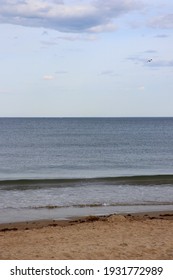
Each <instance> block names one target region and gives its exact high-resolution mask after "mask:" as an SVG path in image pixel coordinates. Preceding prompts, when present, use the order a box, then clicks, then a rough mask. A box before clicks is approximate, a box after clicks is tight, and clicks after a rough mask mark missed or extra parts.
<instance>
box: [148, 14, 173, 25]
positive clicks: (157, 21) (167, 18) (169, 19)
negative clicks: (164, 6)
mask: <svg viewBox="0 0 173 280" xmlns="http://www.w3.org/2000/svg"><path fill="white" fill-rule="evenodd" d="M149 26H150V27H152V28H162V29H173V14H166V15H162V16H158V17H155V18H154V19H153V20H152V21H150V23H149Z"/></svg>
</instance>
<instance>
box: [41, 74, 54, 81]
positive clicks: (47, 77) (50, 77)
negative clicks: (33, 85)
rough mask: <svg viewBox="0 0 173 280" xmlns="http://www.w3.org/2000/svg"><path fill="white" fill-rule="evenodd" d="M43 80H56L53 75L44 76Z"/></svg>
mask: <svg viewBox="0 0 173 280" xmlns="http://www.w3.org/2000/svg"><path fill="white" fill-rule="evenodd" d="M43 80H46V81H52V80H54V76H53V75H44V76H43Z"/></svg>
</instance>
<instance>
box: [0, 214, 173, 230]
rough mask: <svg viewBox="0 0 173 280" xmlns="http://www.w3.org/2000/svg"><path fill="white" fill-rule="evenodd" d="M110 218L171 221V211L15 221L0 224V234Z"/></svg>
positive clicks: (172, 216)
mask: <svg viewBox="0 0 173 280" xmlns="http://www.w3.org/2000/svg"><path fill="white" fill-rule="evenodd" d="M111 216H117V217H118V216H124V217H125V218H126V219H129V220H147V219H162V220H163V219H164V220H173V210H172V211H146V212H138V213H137V212H135V213H118V214H116V213H113V214H106V215H87V216H76V217H71V218H68V219H37V220H30V221H19V222H18V221H15V222H7V223H0V232H5V231H17V230H29V229H39V228H44V227H51V226H52V227H56V226H61V227H65V226H69V225H74V224H77V223H84V222H86V223H87V222H94V221H99V220H100V221H103V220H106V219H108V218H109V217H111Z"/></svg>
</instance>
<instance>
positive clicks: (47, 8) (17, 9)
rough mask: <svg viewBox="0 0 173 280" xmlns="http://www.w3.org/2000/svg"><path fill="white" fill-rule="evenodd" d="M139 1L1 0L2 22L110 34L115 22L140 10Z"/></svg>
mask: <svg viewBox="0 0 173 280" xmlns="http://www.w3.org/2000/svg"><path fill="white" fill-rule="evenodd" d="M141 6H142V2H140V3H139V1H136V0H121V1H119V0H107V1H105V0H91V1H90V2H89V1H71V2H70V1H68V2H67V4H66V2H65V1H55V0H54V1H50V0H25V1H18V0H14V1H12V0H6V1H4V0H0V7H1V8H0V22H1V23H12V24H17V25H23V26H33V27H44V28H50V29H55V30H58V31H60V32H77V33H81V32H96V33H97V32H107V31H112V30H115V29H116V25H115V23H114V20H115V19H116V18H117V17H118V16H120V15H122V14H125V13H129V12H131V11H134V10H138V9H140V8H141Z"/></svg>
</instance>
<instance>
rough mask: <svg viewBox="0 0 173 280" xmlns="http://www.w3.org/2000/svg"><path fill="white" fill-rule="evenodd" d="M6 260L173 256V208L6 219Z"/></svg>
mask: <svg viewBox="0 0 173 280" xmlns="http://www.w3.org/2000/svg"><path fill="white" fill-rule="evenodd" d="M0 259H1V260H10V259H13V260H17V259H18V260H27V259H28V260H42V259H45V260H46V259H47V260H51V259H55V260H65V259H68V260H78V259H79V260H99V259H100V260H103V259H106V260H111V259H112V260H116V259H117V260H130V259H135V260H138V259H139V260H140V259H145V260H149V259H151V260H173V212H159V213H158V212H155V213H140V214H128V215H127V214H124V215H109V216H99V217H97V216H89V217H82V218H81V217H80V218H76V219H75V220H68V221H67V220H65V221H56V220H44V221H31V222H20V223H8V224H0Z"/></svg>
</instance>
